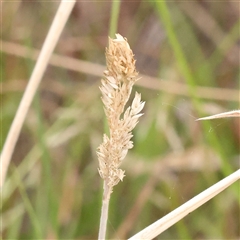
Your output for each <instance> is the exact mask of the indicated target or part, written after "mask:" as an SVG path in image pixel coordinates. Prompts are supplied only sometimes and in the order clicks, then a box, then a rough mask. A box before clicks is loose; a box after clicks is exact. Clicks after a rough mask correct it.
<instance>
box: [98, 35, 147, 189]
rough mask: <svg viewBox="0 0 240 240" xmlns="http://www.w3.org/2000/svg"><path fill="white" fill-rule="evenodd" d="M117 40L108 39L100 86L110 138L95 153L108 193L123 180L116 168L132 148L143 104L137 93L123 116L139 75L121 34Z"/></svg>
mask: <svg viewBox="0 0 240 240" xmlns="http://www.w3.org/2000/svg"><path fill="white" fill-rule="evenodd" d="M116 37H117V38H116V39H111V38H109V47H108V48H107V49H106V59H107V70H106V71H104V78H103V79H102V80H101V83H102V85H101V86H100V90H101V92H102V101H103V104H104V110H105V114H106V116H107V120H108V125H109V131H110V136H109V137H108V136H107V135H105V134H104V136H103V143H102V144H101V145H100V146H99V147H98V151H97V155H98V161H99V169H98V171H99V174H100V176H101V177H102V178H103V179H104V180H105V181H106V182H107V184H108V186H109V187H110V189H111V188H112V187H113V186H114V185H116V184H118V182H119V181H120V180H121V181H122V180H123V177H124V176H125V175H124V171H123V170H121V169H119V166H120V164H121V162H122V161H123V159H124V158H125V157H126V155H127V152H128V150H129V149H131V148H132V147H133V143H132V141H131V138H132V136H133V135H132V130H133V128H134V127H135V126H136V124H137V123H138V119H139V117H140V116H142V114H141V113H140V111H141V110H142V109H143V107H144V104H145V103H144V102H141V94H139V93H136V94H135V97H134V100H133V102H132V104H131V106H130V107H128V108H127V109H126V111H125V112H124V107H125V105H126V103H127V101H128V99H129V96H130V94H131V91H132V86H133V84H134V83H135V82H136V81H137V80H138V79H137V75H138V73H137V71H136V68H135V60H134V58H133V52H132V50H131V49H130V47H129V44H128V43H127V40H126V39H125V38H123V37H122V36H121V35H120V34H116ZM122 114H123V118H122V119H121V115H122Z"/></svg>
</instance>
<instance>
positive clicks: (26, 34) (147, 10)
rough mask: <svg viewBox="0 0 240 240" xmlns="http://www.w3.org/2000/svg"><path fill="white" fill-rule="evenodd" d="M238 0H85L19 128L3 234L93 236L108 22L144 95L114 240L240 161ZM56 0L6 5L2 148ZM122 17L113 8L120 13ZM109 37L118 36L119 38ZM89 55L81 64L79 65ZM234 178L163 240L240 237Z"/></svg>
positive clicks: (119, 193) (119, 192) (111, 227)
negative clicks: (132, 62) (115, 0)
mask: <svg viewBox="0 0 240 240" xmlns="http://www.w3.org/2000/svg"><path fill="white" fill-rule="evenodd" d="M239 4H240V3H239V2H238V1H208V0H199V1H194V0H193V1H167V4H165V3H164V2H163V1H162V2H158V1H140V0H139V1H132V2H131V1H122V3H121V5H120V11H119V17H118V19H117V15H116V14H115V13H114V12H113V10H112V3H111V2H110V1H78V2H77V3H76V5H75V7H74V9H73V12H72V14H71V16H70V18H69V20H68V22H67V25H66V27H65V29H64V31H63V33H62V35H61V38H60V40H59V42H58V44H57V47H56V49H55V55H54V58H52V59H51V61H50V64H49V66H48V68H47V70H46V72H45V74H44V77H43V79H42V83H41V85H40V87H39V90H38V93H37V95H36V96H35V99H34V102H33V104H32V106H31V109H30V111H29V112H28V116H27V118H26V121H25V124H24V127H23V129H22V131H21V134H20V137H19V140H18V142H17V146H16V148H15V152H14V156H13V159H12V161H11V164H10V168H9V171H8V176H7V180H6V184H5V187H4V190H3V192H2V194H1V199H2V210H1V224H2V225H1V230H2V239H96V238H97V234H98V227H99V218H100V209H101V198H102V180H101V179H100V177H99V174H98V170H97V168H98V161H97V157H96V148H97V147H98V146H99V144H100V143H101V142H102V135H103V132H104V131H105V126H104V125H105V116H104V111H103V106H102V103H101V99H100V91H99V88H98V87H99V85H100V79H101V76H102V72H103V70H104V69H105V55H104V54H105V47H106V46H107V44H108V35H109V33H110V32H112V31H113V28H111V29H110V21H111V19H112V20H114V19H115V20H117V23H118V28H117V32H118V33H120V34H121V35H123V36H124V37H126V38H127V39H128V42H129V44H130V46H131V48H132V50H133V52H134V54H135V58H136V60H137V62H136V64H137V69H138V71H139V73H140V74H141V76H142V78H141V79H140V80H139V81H138V83H137V85H136V87H135V89H134V90H137V91H138V92H141V93H142V99H143V100H144V101H146V105H145V108H144V110H143V112H144V116H143V117H141V119H140V122H139V124H138V125H137V127H136V129H135V130H134V137H133V141H134V148H133V149H132V150H131V151H130V152H129V154H128V155H127V157H126V159H125V160H124V163H123V165H122V168H123V169H124V170H125V171H126V177H125V178H124V181H123V182H121V183H119V184H118V186H116V187H115V188H114V192H113V194H112V196H111V202H110V209H109V220H108V237H109V238H115V239H126V238H128V237H130V236H132V235H133V234H135V233H137V232H138V231H140V230H142V229H143V228H144V227H146V226H148V225H149V224H151V223H152V222H154V221H156V220H157V219H159V218H161V217H163V216H164V215H166V214H167V213H169V212H170V211H172V210H173V209H175V208H177V207H178V206H180V205H181V204H183V203H184V202H186V201H187V200H189V199H190V198H192V197H194V196H195V195H197V194H198V193H200V192H201V191H203V190H205V189H206V188H208V187H210V186H211V185H213V184H214V183H216V182H217V181H219V180H221V179H222V178H224V177H225V176H227V175H228V174H230V173H232V172H233V171H234V170H236V169H237V168H239V145H240V131H239V119H237V118H235V119H234V118H232V119H231V118H230V119H218V120H212V121H206V122H195V119H196V118H199V117H203V116H206V115H211V114H216V113H220V112H224V111H228V110H233V109H239V58H240V57H239V50H240V46H239V37H240V33H239V20H240V13H239V11H240V10H239V9H240V5H239ZM58 6H59V2H58V1H51V2H50V1H23V0H22V1H14V2H7V1H5V2H2V13H1V14H2V19H1V21H2V23H1V26H2V39H1V41H2V42H1V81H2V83H1V85H2V87H1V148H2V146H3V144H4V141H5V138H6V136H7V133H8V130H9V128H10V125H11V123H12V120H13V118H14V115H15V112H16V110H17V108H18V105H19V102H20V99H21V97H22V95H23V92H24V90H25V88H26V85H27V83H28V79H29V77H30V75H31V72H32V70H33V67H34V64H35V59H36V57H37V54H38V52H37V51H38V50H40V49H41V47H42V44H43V42H44V39H45V37H46V34H47V32H48V30H49V27H50V24H51V22H52V20H53V18H54V15H55V13H56V10H57V8H58ZM114 14H115V15H114ZM112 37H114V36H112ZM83 61H84V62H83ZM239 193H240V190H239V182H237V183H235V184H233V185H232V186H231V187H229V188H228V189H227V190H225V191H224V192H222V193H221V194H219V195H218V196H217V197H215V198H214V199H213V200H211V201H209V202H208V203H206V204H204V205H203V206H202V207H200V208H199V209H197V210H196V211H194V212H193V213H191V214H189V215H188V216H187V217H185V218H184V219H183V220H181V221H180V222H178V223H177V224H175V225H174V226H172V227H171V228H169V229H168V230H166V231H165V232H164V233H163V234H161V236H159V237H158V238H157V239H238V238H239V237H240V233H239V225H240V213H239V211H240V208H239Z"/></svg>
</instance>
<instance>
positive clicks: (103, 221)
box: [98, 181, 111, 240]
mask: <svg viewBox="0 0 240 240" xmlns="http://www.w3.org/2000/svg"><path fill="white" fill-rule="evenodd" d="M110 194H111V189H110V188H109V186H108V185H107V182H106V181H104V192H103V200H102V210H101V218H100V227H99V233H98V239H99V240H100V239H101V240H102V239H105V238H106V229H107V220H108V207H109V201H110Z"/></svg>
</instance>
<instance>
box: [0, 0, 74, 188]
mask: <svg viewBox="0 0 240 240" xmlns="http://www.w3.org/2000/svg"><path fill="white" fill-rule="evenodd" d="M75 2H76V0H72V1H67V2H66V1H61V4H60V6H59V8H58V11H57V13H56V15H55V18H54V20H53V23H52V25H51V28H50V30H49V32H48V35H47V37H46V40H45V42H44V45H43V48H42V51H41V53H40V55H39V58H38V61H37V63H36V65H35V68H34V70H33V73H32V75H31V78H30V80H29V84H28V86H27V88H26V91H25V92H24V95H23V98H22V100H21V103H20V105H19V108H18V110H17V113H16V115H15V118H14V120H13V123H12V125H11V128H10V131H9V133H8V136H7V139H6V142H5V144H4V147H3V150H2V153H1V156H0V159H1V178H0V187H2V186H3V184H4V180H5V177H6V174H7V169H8V165H9V163H10V159H11V156H12V153H13V150H14V147H15V145H16V142H17V139H18V136H19V134H20V130H21V128H22V125H23V122H24V120H25V117H26V115H27V112H28V109H29V107H30V104H31V102H32V100H33V97H34V95H35V92H36V90H37V87H38V85H39V83H40V81H41V78H42V76H43V73H44V71H45V69H46V67H47V64H48V61H49V59H50V57H51V54H52V52H53V49H54V48H55V46H56V43H57V41H58V39H59V36H60V34H61V32H62V30H63V27H64V26H65V23H66V21H67V19H68V17H69V15H70V12H71V10H72V8H73V6H74V4H75Z"/></svg>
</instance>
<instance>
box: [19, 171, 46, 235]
mask: <svg viewBox="0 0 240 240" xmlns="http://www.w3.org/2000/svg"><path fill="white" fill-rule="evenodd" d="M14 178H15V181H16V185H18V187H19V191H20V194H21V196H22V199H23V202H24V205H25V208H26V210H27V213H28V215H29V218H30V221H31V223H32V225H33V231H34V236H36V238H37V239H43V232H42V228H41V223H40V222H39V220H38V217H37V215H36V213H35V211H34V209H33V206H32V204H31V202H30V200H29V198H28V196H27V193H26V190H25V188H24V186H23V184H22V180H21V178H20V176H19V175H18V171H17V168H15V171H14Z"/></svg>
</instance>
